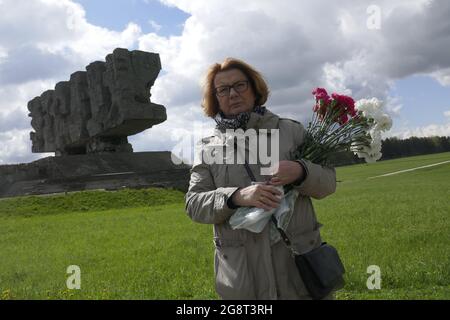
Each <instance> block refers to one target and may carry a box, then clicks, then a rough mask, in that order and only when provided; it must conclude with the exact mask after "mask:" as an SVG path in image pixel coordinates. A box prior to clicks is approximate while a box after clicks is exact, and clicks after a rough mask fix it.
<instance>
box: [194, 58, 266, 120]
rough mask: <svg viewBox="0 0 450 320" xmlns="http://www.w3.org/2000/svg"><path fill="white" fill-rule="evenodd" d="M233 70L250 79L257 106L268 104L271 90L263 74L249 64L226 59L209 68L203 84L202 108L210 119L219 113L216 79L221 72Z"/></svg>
mask: <svg viewBox="0 0 450 320" xmlns="http://www.w3.org/2000/svg"><path fill="white" fill-rule="evenodd" d="M231 69H238V70H240V71H242V72H243V73H244V74H245V76H246V77H247V78H248V80H249V82H250V85H251V87H252V89H253V92H254V93H255V97H256V100H255V105H256V106H261V105H263V104H264V103H266V101H267V98H268V96H269V88H268V87H267V84H266V81H265V80H264V78H263V76H262V74H261V73H259V72H258V71H256V70H255V69H254V68H253V67H251V66H250V65H249V64H247V63H245V62H244V61H242V60H239V59H234V58H226V59H225V60H224V61H223V62H222V64H218V63H215V64H213V65H212V66H211V67H209V69H208V71H207V73H206V76H205V79H204V83H203V100H202V108H203V111H204V112H205V114H206V115H207V116H208V117H215V116H216V115H217V113H218V112H219V110H220V109H219V101H218V100H217V97H216V94H215V88H214V78H215V77H216V75H217V74H218V73H219V72H222V71H227V70H231Z"/></svg>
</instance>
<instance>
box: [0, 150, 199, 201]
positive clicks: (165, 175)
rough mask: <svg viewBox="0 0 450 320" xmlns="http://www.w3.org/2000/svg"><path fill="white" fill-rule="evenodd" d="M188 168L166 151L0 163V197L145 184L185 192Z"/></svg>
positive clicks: (144, 186)
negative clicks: (178, 162) (25, 162)
mask: <svg viewBox="0 0 450 320" xmlns="http://www.w3.org/2000/svg"><path fill="white" fill-rule="evenodd" d="M189 169H190V167H189V166H187V165H183V164H182V165H175V164H173V162H172V159H171V153H170V152H168V151H161V152H135V153H126V152H124V153H101V154H84V155H65V156H60V157H47V158H42V159H39V160H36V161H34V162H31V163H27V164H17V165H3V166H0V181H1V184H0V198H5V197H15V196H23V195H38V194H51V193H64V192H70V191H82V190H93V189H105V190H118V189H122V188H146V187H166V188H175V189H178V190H180V191H183V192H186V191H187V188H188V184H189V175H190V173H189Z"/></svg>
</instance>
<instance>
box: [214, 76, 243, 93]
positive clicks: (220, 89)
mask: <svg viewBox="0 0 450 320" xmlns="http://www.w3.org/2000/svg"><path fill="white" fill-rule="evenodd" d="M231 88H233V89H234V91H236V92H239V93H241V92H244V91H246V90H247V89H248V81H247V80H241V81H238V82H235V83H233V84H232V85H231V86H220V87H217V88H216V89H215V91H216V95H217V96H219V97H225V96H229V95H230V91H231Z"/></svg>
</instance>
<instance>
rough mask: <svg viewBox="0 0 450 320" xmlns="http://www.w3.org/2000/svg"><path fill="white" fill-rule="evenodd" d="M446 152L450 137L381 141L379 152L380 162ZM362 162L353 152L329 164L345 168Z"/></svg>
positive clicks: (337, 156) (336, 158)
mask: <svg viewBox="0 0 450 320" xmlns="http://www.w3.org/2000/svg"><path fill="white" fill-rule="evenodd" d="M447 151H450V137H423V138H418V137H411V138H408V139H399V138H396V137H392V138H387V139H384V140H383V141H382V144H381V152H382V154H383V156H382V157H381V159H380V160H388V159H395V158H401V157H410V156H418V155H422V154H430V153H440V152H447ZM363 162H364V160H363V159H359V158H358V157H357V156H356V155H354V154H353V152H341V153H337V154H335V155H333V156H332V157H331V158H330V163H331V164H332V165H334V166H345V165H349V164H355V163H363Z"/></svg>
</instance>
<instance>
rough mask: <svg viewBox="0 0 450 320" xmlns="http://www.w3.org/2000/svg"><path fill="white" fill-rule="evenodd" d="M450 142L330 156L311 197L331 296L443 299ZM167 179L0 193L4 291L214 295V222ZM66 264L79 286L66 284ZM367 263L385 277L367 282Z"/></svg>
mask: <svg viewBox="0 0 450 320" xmlns="http://www.w3.org/2000/svg"><path fill="white" fill-rule="evenodd" d="M446 160H450V153H441V154H435V155H427V156H418V157H410V158H404V159H396V160H390V161H383V162H379V163H375V164H370V165H368V164H364V165H354V166H348V167H341V168H337V176H338V180H339V181H340V182H339V183H338V188H337V192H336V193H335V194H333V195H332V196H330V197H327V198H325V199H323V200H320V201H314V205H315V208H316V212H317V216H318V218H319V221H320V222H321V223H323V224H324V227H323V228H322V237H323V239H324V240H325V241H327V242H329V243H331V244H333V245H334V246H336V247H337V248H338V250H339V251H340V253H341V256H342V260H343V262H344V264H345V266H346V269H347V273H346V275H345V278H346V285H345V287H344V289H343V290H341V291H339V292H338V293H337V299H345V300H347V299H450V222H449V220H448V217H449V213H450V202H449V199H450V163H447V164H443V165H439V166H435V167H429V168H425V169H420V170H416V171H411V172H405V173H401V174H398V175H393V176H388V177H380V178H375V179H367V178H368V177H372V176H377V175H380V174H385V173H390V172H394V171H397V170H404V169H410V168H414V167H419V166H423V165H428V164H432V163H437V162H442V161H446ZM183 197H184V194H183V193H181V192H178V191H174V190H163V189H148V190H122V191H117V192H101V191H91V192H79V193H71V194H68V195H53V196H41V197H35V196H33V197H21V198H14V199H4V200H0V299H217V296H216V294H215V291H214V282H213V278H214V275H213V261H214V260H213V253H214V247H213V242H212V226H210V225H200V224H196V223H193V222H192V221H191V220H190V219H189V218H188V217H187V215H186V214H185V212H184V198H183ZM69 265H78V266H79V267H80V268H81V289H80V290H69V289H67V286H66V280H67V278H68V277H69V276H70V275H69V274H67V273H66V269H67V267H68V266H69ZM369 265H377V266H379V267H380V270H381V279H382V280H381V289H380V290H369V289H367V286H366V281H367V278H368V277H369V276H370V274H368V273H367V267H368V266H369Z"/></svg>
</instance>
